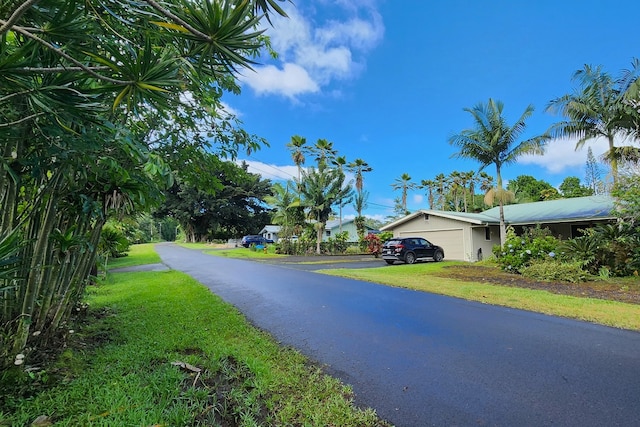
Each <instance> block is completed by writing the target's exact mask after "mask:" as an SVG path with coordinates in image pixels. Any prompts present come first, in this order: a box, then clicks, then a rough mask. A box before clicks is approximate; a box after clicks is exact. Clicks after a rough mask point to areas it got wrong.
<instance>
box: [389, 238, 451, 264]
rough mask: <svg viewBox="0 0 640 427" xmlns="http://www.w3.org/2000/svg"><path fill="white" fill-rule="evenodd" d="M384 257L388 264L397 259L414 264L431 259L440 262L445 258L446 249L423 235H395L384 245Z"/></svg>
mask: <svg viewBox="0 0 640 427" xmlns="http://www.w3.org/2000/svg"><path fill="white" fill-rule="evenodd" d="M382 259H384V260H385V261H386V262H387V264H393V263H394V262H396V261H402V262H406V263H407V264H413V263H414V262H416V261H425V260H429V259H432V260H434V261H436V262H440V261H442V260H443V259H444V250H443V249H442V248H441V247H440V246H437V245H434V244H432V243H431V242H429V241H428V240H427V239H423V238H422V237H394V238H393V239H390V240H387V241H386V242H385V243H384V245H383V246H382Z"/></svg>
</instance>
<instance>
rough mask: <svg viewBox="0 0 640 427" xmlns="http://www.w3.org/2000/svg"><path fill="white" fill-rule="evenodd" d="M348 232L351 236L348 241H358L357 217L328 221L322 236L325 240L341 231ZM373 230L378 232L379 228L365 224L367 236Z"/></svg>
mask: <svg viewBox="0 0 640 427" xmlns="http://www.w3.org/2000/svg"><path fill="white" fill-rule="evenodd" d="M345 231H346V232H348V233H349V236H348V237H347V242H357V241H358V240H359V239H358V230H357V228H356V222H355V219H347V220H345V219H343V220H342V223H341V222H340V220H339V219H331V220H329V221H327V224H326V225H325V228H324V236H323V238H322V240H323V241H325V242H326V241H327V240H329V238H331V237H336V235H337V234H338V233H340V232H345ZM371 232H376V233H377V232H378V230H376V229H373V228H371V227H367V226H366V225H365V232H364V234H365V236H366V235H367V234H368V233H371Z"/></svg>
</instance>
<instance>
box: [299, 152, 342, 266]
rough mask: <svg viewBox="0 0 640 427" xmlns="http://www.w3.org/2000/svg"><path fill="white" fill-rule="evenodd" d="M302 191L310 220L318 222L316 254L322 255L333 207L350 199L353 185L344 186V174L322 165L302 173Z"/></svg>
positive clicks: (303, 202)
mask: <svg viewBox="0 0 640 427" xmlns="http://www.w3.org/2000/svg"><path fill="white" fill-rule="evenodd" d="M300 190H301V194H302V197H303V201H302V204H303V205H304V206H305V207H306V208H307V209H308V210H309V218H310V219H313V220H315V221H316V223H315V226H316V252H317V253H318V254H320V243H321V242H322V234H323V231H324V227H325V225H326V224H327V220H328V219H329V215H330V214H331V211H332V206H333V205H334V204H335V203H336V202H337V201H339V200H342V199H345V198H346V197H349V194H350V193H351V191H352V189H351V185H344V173H342V172H341V171H340V170H339V169H328V168H326V167H325V166H324V163H320V165H319V167H318V169H316V168H313V167H312V168H309V170H308V171H302V181H301V182H300Z"/></svg>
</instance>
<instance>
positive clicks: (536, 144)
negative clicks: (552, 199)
mask: <svg viewBox="0 0 640 427" xmlns="http://www.w3.org/2000/svg"><path fill="white" fill-rule="evenodd" d="M503 108H504V105H503V103H502V102H500V101H494V100H493V99H489V101H488V103H487V104H486V105H485V104H482V103H480V104H478V105H476V106H475V107H473V108H465V111H467V112H468V113H470V114H471V115H472V116H473V119H474V122H475V126H474V127H473V128H471V129H465V130H463V131H462V132H460V133H459V134H456V135H453V136H452V137H451V138H450V139H449V143H450V144H451V145H454V146H456V147H458V148H459V151H458V152H457V153H455V154H454V157H458V158H460V157H462V158H467V159H473V160H477V161H478V162H480V170H482V169H484V168H485V167H487V166H489V165H491V164H493V165H495V167H496V179H497V188H496V190H495V195H496V196H497V198H498V202H499V206H500V244H501V245H502V246H504V242H505V238H506V226H505V222H504V202H503V200H504V193H505V190H504V189H503V186H502V175H501V171H502V167H503V166H505V165H508V164H510V163H514V162H515V161H517V159H518V157H520V156H521V155H523V154H543V153H544V148H545V144H546V143H547V141H548V140H549V139H550V136H549V134H548V133H544V134H543V135H539V136H535V137H533V138H530V139H527V140H525V141H521V142H517V141H518V138H519V137H520V135H521V134H522V133H523V132H524V130H525V128H526V123H525V122H526V120H527V119H528V118H529V117H531V115H532V114H533V110H534V108H533V106H532V105H529V106H528V107H527V108H526V109H525V111H524V112H523V113H522V115H521V116H520V118H519V119H518V120H517V121H516V122H515V124H514V125H513V126H509V125H508V124H507V122H506V120H505V118H504V117H503V116H502V110H503Z"/></svg>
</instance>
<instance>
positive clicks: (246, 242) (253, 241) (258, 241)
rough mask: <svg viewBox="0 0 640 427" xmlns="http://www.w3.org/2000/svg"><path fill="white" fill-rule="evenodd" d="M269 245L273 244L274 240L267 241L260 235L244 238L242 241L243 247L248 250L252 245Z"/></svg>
mask: <svg viewBox="0 0 640 427" xmlns="http://www.w3.org/2000/svg"><path fill="white" fill-rule="evenodd" d="M267 243H273V240H271V239H265V238H264V237H262V236H260V235H258V234H251V235H249V236H244V237H243V238H242V241H241V244H242V246H244V247H245V248H248V247H249V246H251V245H266V244H267Z"/></svg>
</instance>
